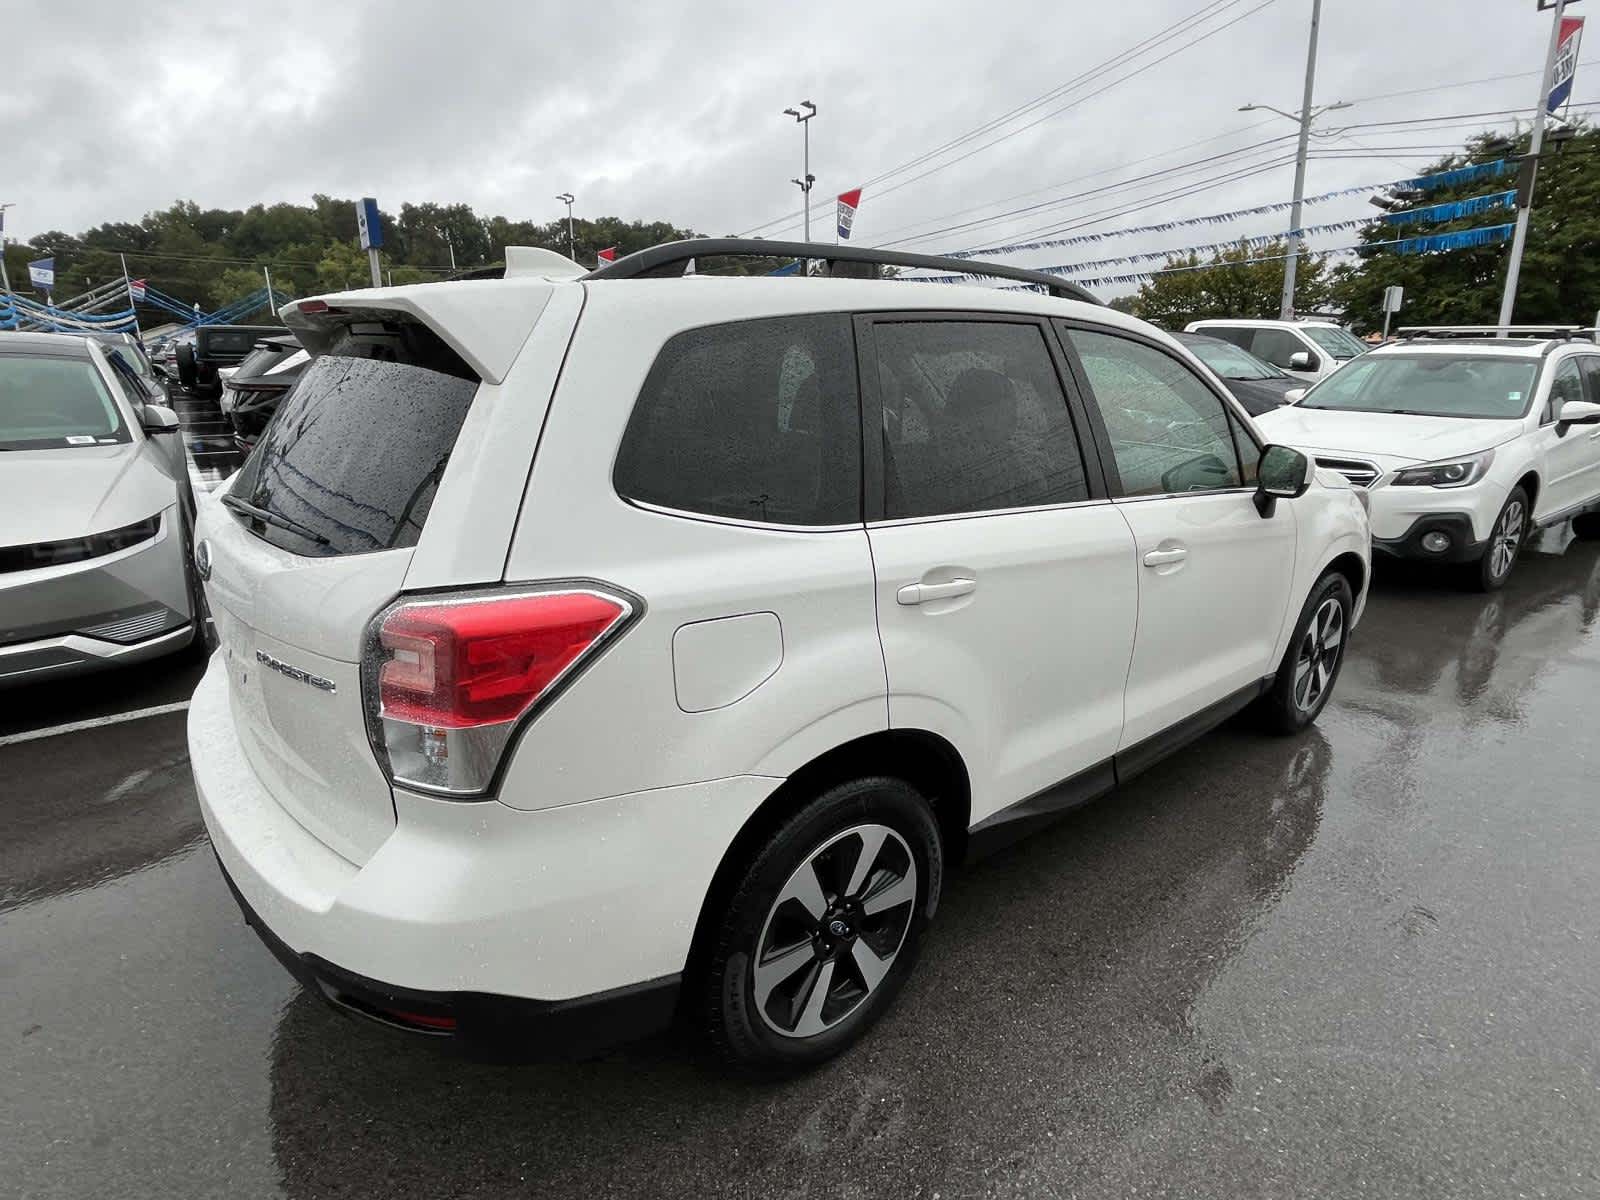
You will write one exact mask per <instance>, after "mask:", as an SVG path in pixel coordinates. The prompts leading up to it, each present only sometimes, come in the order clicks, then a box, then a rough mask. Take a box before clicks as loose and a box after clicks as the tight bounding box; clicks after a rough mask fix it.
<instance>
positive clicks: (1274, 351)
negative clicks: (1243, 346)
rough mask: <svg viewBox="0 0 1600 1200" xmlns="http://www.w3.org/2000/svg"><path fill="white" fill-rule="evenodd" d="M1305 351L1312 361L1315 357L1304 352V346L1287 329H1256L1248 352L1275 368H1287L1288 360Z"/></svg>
mask: <svg viewBox="0 0 1600 1200" xmlns="http://www.w3.org/2000/svg"><path fill="white" fill-rule="evenodd" d="M1301 351H1305V353H1307V354H1311V357H1312V359H1313V361H1314V360H1315V359H1316V357H1317V356H1316V355H1315V354H1313V353H1312V352H1311V351H1310V350H1306V345H1305V343H1304V342H1302V341H1301V340H1300V339H1299V338H1297V337H1295V335H1294V334H1292V333H1290V332H1289V331H1288V330H1287V329H1257V330H1256V331H1255V337H1254V339H1253V340H1252V341H1251V343H1250V352H1251V353H1252V354H1254V355H1255V356H1256V357H1257V358H1264V359H1266V360H1267V361H1268V362H1269V363H1271V364H1272V365H1273V366H1275V367H1283V368H1287V367H1288V366H1289V359H1290V358H1291V357H1292V356H1294V355H1296V354H1299V353H1300V352H1301Z"/></svg>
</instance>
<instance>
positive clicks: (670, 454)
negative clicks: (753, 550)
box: [613, 313, 861, 525]
mask: <svg viewBox="0 0 1600 1200" xmlns="http://www.w3.org/2000/svg"><path fill="white" fill-rule="evenodd" d="M613 483H614V485H615V487H616V489H617V494H618V495H620V496H622V497H624V498H625V499H629V500H636V501H639V502H641V503H645V504H656V505H660V506H661V507H664V508H672V509H679V510H682V511H684V512H691V513H703V514H705V515H707V516H713V517H731V518H735V519H738V520H744V521H760V522H766V523H770V524H777V525H843V524H850V523H853V522H856V521H859V520H860V519H861V416H860V407H859V402H858V400H857V389H856V374H855V343H854V339H853V335H852V332H851V326H850V321H849V318H848V317H845V316H843V315H840V314H833V313H829V314H821V315H814V316H798V317H775V318H767V319H761V320H752V321H739V322H734V323H730V324H725V325H709V326H706V327H704V328H701V329H691V330H688V331H686V332H684V333H680V334H677V335H676V336H674V337H672V338H671V339H669V340H668V341H667V343H666V344H665V345H664V346H663V347H662V348H661V353H660V354H659V355H658V356H657V358H656V361H655V363H654V365H653V366H652V367H651V368H650V374H649V375H648V377H646V379H645V382H644V387H643V388H642V389H641V390H640V393H639V398H638V400H636V401H635V403H634V407H633V413H632V415H631V416H630V417H629V420H628V427H627V429H626V431H625V432H624V433H623V436H622V444H621V446H620V447H619V449H618V452H617V463H616V468H615V471H614V473H613Z"/></svg>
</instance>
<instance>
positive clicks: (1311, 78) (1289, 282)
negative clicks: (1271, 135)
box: [1239, 0, 1350, 321]
mask: <svg viewBox="0 0 1600 1200" xmlns="http://www.w3.org/2000/svg"><path fill="white" fill-rule="evenodd" d="M1321 27H1322V0H1311V44H1310V46H1309V47H1308V48H1307V49H1306V89H1305V93H1304V95H1303V96H1302V97H1301V100H1300V111H1299V112H1297V113H1287V112H1284V111H1283V109H1281V108H1273V107H1272V105H1270V104H1245V105H1242V106H1240V108H1239V111H1240V112H1253V111H1254V110H1256V109H1258V108H1260V109H1265V110H1266V111H1268V112H1275V113H1277V114H1278V115H1279V116H1280V117H1288V118H1289V119H1290V120H1291V121H1294V122H1296V123H1297V124H1298V125H1299V126H1300V144H1299V148H1298V149H1297V150H1296V151H1295V156H1294V203H1293V204H1292V205H1291V206H1290V208H1289V246H1288V251H1289V252H1288V254H1286V255H1285V256H1284V260H1283V295H1282V296H1281V297H1280V298H1279V300H1278V319H1279V320H1281V321H1291V320H1293V319H1294V277H1295V272H1296V270H1297V269H1298V267H1299V264H1300V241H1301V238H1300V215H1301V210H1302V208H1303V206H1304V204H1305V198H1306V151H1307V149H1308V148H1309V146H1310V144H1311V123H1312V122H1313V121H1315V120H1316V119H1317V118H1318V117H1320V116H1321V115H1322V114H1323V113H1326V112H1333V111H1334V110H1335V109H1339V108H1349V107H1350V106H1349V105H1348V104H1346V103H1345V102H1344V101H1343V100H1340V101H1338V102H1337V103H1334V104H1325V105H1323V106H1322V107H1321V108H1312V107H1311V96H1312V93H1313V92H1314V91H1315V90H1316V81H1317V33H1318V31H1319V30H1320V29H1321Z"/></svg>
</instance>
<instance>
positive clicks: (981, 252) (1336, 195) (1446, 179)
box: [944, 159, 1511, 258]
mask: <svg viewBox="0 0 1600 1200" xmlns="http://www.w3.org/2000/svg"><path fill="white" fill-rule="evenodd" d="M1510 167H1511V163H1510V162H1509V160H1506V159H1499V160H1497V161H1495V162H1487V163H1477V164H1475V165H1473V166H1470V167H1458V168H1456V169H1455V170H1452V171H1440V172H1439V173H1437V174H1434V175H1421V176H1418V177H1417V178H1415V179H1395V180H1391V181H1390V182H1388V183H1370V184H1363V185H1362V186H1361V187H1352V188H1340V189H1339V190H1338V191H1334V192H1323V193H1321V194H1320V195H1316V196H1307V197H1306V198H1305V199H1304V200H1303V201H1301V203H1302V204H1325V203H1327V202H1328V201H1330V200H1342V199H1344V198H1346V197H1348V196H1359V195H1361V194H1363V193H1365V192H1380V191H1384V190H1385V189H1389V188H1415V189H1417V190H1419V191H1432V190H1434V189H1436V188H1441V187H1454V186H1457V185H1459V184H1463V183H1471V182H1473V181H1475V180H1478V179H1488V178H1494V177H1497V176H1500V175H1504V174H1505V173H1506V171H1507V170H1509V169H1510ZM1293 207H1294V202H1293V201H1292V200H1281V201H1275V202H1274V203H1272V204H1257V205H1255V206H1254V207H1251V208H1237V209H1234V210H1233V211H1232V212H1220V213H1206V214H1205V215H1204V216H1198V217H1182V218H1180V219H1178V220H1175V221H1157V222H1156V223H1154V224H1152V225H1135V226H1133V227H1132V228H1129V229H1110V230H1107V231H1105V232H1104V233H1080V234H1074V235H1073V236H1072V237H1063V238H1043V239H1040V240H1037V241H1032V242H1011V243H1009V244H1007V245H1004V246H983V247H980V248H978V249H976V250H956V251H952V252H950V253H947V254H945V256H944V257H945V258H978V257H983V256H988V255H994V254H1018V253H1021V252H1023V251H1027V250H1044V249H1049V248H1053V247H1058V246H1082V245H1088V244H1091V243H1094V242H1103V241H1106V240H1107V239H1108V238H1118V237H1128V236H1130V235H1133V234H1140V233H1165V232H1167V231H1168V230H1171V229H1181V228H1188V227H1192V226H1195V225H1224V224H1226V223H1227V222H1229V221H1238V220H1242V219H1243V218H1245V217H1260V216H1265V215H1267V214H1268V213H1279V212H1288V211H1289V210H1290V209H1291V208H1293Z"/></svg>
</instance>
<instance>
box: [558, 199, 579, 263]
mask: <svg viewBox="0 0 1600 1200" xmlns="http://www.w3.org/2000/svg"><path fill="white" fill-rule="evenodd" d="M556 199H557V200H559V201H561V203H563V204H565V205H566V206H567V257H569V258H570V259H572V261H573V262H577V261H578V238H577V235H576V234H575V233H573V232H572V204H573V201H575V200H576V199H577V197H576V196H574V195H573V194H572V193H571V192H562V193H561V194H560V195H559V196H557V197H556Z"/></svg>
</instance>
